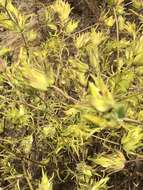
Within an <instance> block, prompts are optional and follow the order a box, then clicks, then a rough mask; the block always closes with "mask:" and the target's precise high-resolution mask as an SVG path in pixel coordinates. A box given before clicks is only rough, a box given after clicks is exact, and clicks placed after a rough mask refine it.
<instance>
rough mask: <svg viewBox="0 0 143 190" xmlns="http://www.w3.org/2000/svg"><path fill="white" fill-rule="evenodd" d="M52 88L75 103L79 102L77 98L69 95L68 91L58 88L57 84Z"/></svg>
mask: <svg viewBox="0 0 143 190" xmlns="http://www.w3.org/2000/svg"><path fill="white" fill-rule="evenodd" d="M52 88H53V89H54V90H55V91H56V92H58V93H59V94H61V95H62V96H64V97H65V98H66V99H68V100H70V101H71V102H73V103H78V100H76V99H75V98H73V97H71V96H69V95H68V94H67V93H66V92H64V91H62V90H61V89H60V88H58V87H57V86H55V85H53V86H52Z"/></svg>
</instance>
